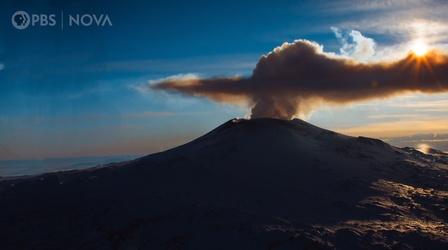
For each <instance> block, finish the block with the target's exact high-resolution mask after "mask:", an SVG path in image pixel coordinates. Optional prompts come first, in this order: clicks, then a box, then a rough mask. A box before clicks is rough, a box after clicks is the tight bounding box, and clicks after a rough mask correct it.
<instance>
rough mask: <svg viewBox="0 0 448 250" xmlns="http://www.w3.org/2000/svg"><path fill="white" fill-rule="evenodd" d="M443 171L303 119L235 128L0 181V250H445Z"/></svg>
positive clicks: (441, 165) (430, 160)
mask: <svg viewBox="0 0 448 250" xmlns="http://www.w3.org/2000/svg"><path fill="white" fill-rule="evenodd" d="M446 167H447V165H446V158H444V156H431V155H425V154H422V153H419V152H418V151H417V152H416V151H414V150H412V149H399V148H395V147H392V146H390V145H388V144H386V143H384V142H382V141H380V140H376V139H370V138H364V137H359V138H356V137H349V136H345V135H341V134H337V133H334V132H332V131H328V130H324V129H321V128H318V127H315V126H313V125H311V124H308V123H306V122H304V121H301V120H292V121H285V120H276V119H254V120H244V119H233V120H231V121H229V122H227V123H224V124H223V125H221V126H219V127H218V128H216V129H215V130H213V131H211V132H210V133H208V134H206V135H204V136H202V137H200V138H198V139H196V140H194V141H192V142H190V143H187V144H185V145H182V146H180V147H177V148H174V149H171V150H168V151H165V152H161V153H158V154H154V155H149V156H146V157H142V158H139V159H136V160H134V161H131V162H125V163H121V164H113V165H111V166H109V167H106V168H99V169H89V170H84V171H73V172H63V173H53V174H46V175H41V176H37V177H25V178H18V179H15V180H4V181H2V182H0V185H1V186H0V189H1V191H0V216H1V218H0V219H1V221H2V223H1V226H0V233H1V235H2V237H3V239H2V242H3V243H2V244H3V246H4V249H17V248H18V249H30V248H32V247H33V246H35V247H38V248H50V247H54V248H65V249H80V248H83V249H111V248H112V249H128V248H131V249H138V248H143V249H277V248H278V249H297V248H299V249H300V248H301V247H302V248H311V249H317V248H322V249H332V248H334V247H337V248H338V249H353V248H360V247H361V246H363V247H365V248H384V249H389V248H393V247H395V248H398V249H400V248H402V249H408V248H411V249H412V248H414V249H418V248H419V247H422V246H426V247H431V248H432V249H443V248H446V247H447V246H448V243H447V235H446V232H447V224H446V221H447V219H448V218H447V215H446V213H445V212H446V209H447V207H448V204H447V202H446V200H447V198H448V194H447V192H446V191H447V190H448V187H447V184H446V177H447V173H448V172H447V170H446ZM444 211H445V212H444Z"/></svg>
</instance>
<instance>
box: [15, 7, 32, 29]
mask: <svg viewBox="0 0 448 250" xmlns="http://www.w3.org/2000/svg"><path fill="white" fill-rule="evenodd" d="M11 23H12V26H14V28H16V29H18V30H23V29H26V28H28V26H30V15H28V13H26V12H25V11H22V10H19V11H16V12H15V13H14V14H13V15H12V17H11Z"/></svg>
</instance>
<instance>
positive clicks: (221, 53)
mask: <svg viewBox="0 0 448 250" xmlns="http://www.w3.org/2000/svg"><path fill="white" fill-rule="evenodd" d="M445 5H446V4H444V2H442V1H423V2H422V1H415V2H413V1H396V2H394V3H390V1H386V2H382V1H375V2H368V1H355V2H350V1H275V2H272V1H238V3H236V2H235V3H229V2H224V1H126V2H122V1H91V2H80V1H2V3H0V17H1V18H2V20H1V22H0V23H1V25H0V159H39V158H49V157H73V156H95V155H114V154H144V153H151V152H156V151H159V150H163V149H166V148H169V147H172V146H174V145H178V144H180V143H183V142H186V141H188V140H190V139H192V138H195V137H197V136H199V135H201V134H203V133H205V132H207V131H209V130H210V129H212V128H214V127H215V126H217V125H219V124H221V123H223V122H225V121H226V120H228V119H231V118H233V117H243V116H245V115H247V113H248V109H247V107H238V106H231V105H224V104H217V103H214V102H211V101H208V100H205V99H196V98H189V97H183V96H178V95H172V94H166V93H161V92H153V91H150V90H149V88H148V87H147V85H148V83H149V82H150V81H153V80H156V79H161V78H165V77H169V76H173V75H179V74H199V75H202V76H217V75H218V76H221V75H248V74H250V73H251V70H252V69H253V67H254V66H255V64H256V62H257V61H258V58H259V57H260V56H261V55H263V54H266V53H268V52H269V51H271V50H272V49H273V48H275V47H276V46H279V45H281V44H282V43H283V42H285V41H293V40H294V39H309V40H312V41H316V42H318V43H319V44H322V45H323V46H324V49H325V51H328V52H334V53H339V54H340V53H346V54H347V55H348V56H353V57H356V56H358V55H357V54H355V53H354V52H353V51H351V50H350V49H347V50H346V51H344V50H341V48H343V46H344V44H346V45H347V44H348V45H350V44H352V45H353V41H350V40H353V38H354V37H351V36H350V35H349V34H350V32H351V31H352V30H356V31H359V32H360V34H361V36H362V37H363V38H370V39H372V40H373V41H374V43H375V54H374V55H369V56H370V57H372V58H367V59H371V60H374V59H375V58H374V57H386V56H390V55H392V54H394V53H401V52H403V48H405V47H406V46H407V44H408V42H409V41H411V40H412V39H414V37H413V36H418V35H419V34H418V33H419V32H422V31H421V30H422V29H423V30H425V32H429V33H430V34H426V35H427V36H428V37H430V38H431V39H430V44H431V45H433V46H438V47H444V45H445V43H446V42H447V40H446V35H448V32H446V28H445V26H446V25H445V24H446V22H445V21H446V20H445V17H444V15H445V14H444V13H445V11H446V10H447V8H446V6H445ZM17 10H24V11H26V12H27V13H29V14H55V15H56V16H57V17H58V18H57V21H58V24H57V25H56V26H54V27H41V26H32V27H31V26H30V27H28V28H27V29H25V30H17V29H15V28H14V27H13V26H12V24H11V16H12V15H13V13H14V12H16V11H17ZM62 12H63V13H64V14H63V15H65V16H67V15H75V14H85V13H89V14H96V15H99V14H107V15H108V16H109V17H110V19H111V22H112V26H104V27H96V26H89V27H67V26H65V27H64V29H62V28H61V27H60V26H59V25H60V23H59V21H60V20H59V17H60V15H61V14H62ZM332 27H333V29H332ZM422 27H423V28H422ZM335 28H337V30H338V31H339V32H341V34H343V35H344V36H345V37H347V38H348V40H349V41H344V40H341V39H339V40H338V39H337V36H336V35H335ZM355 45H356V44H355ZM346 48H350V46H349V47H346ZM391 51H392V52H394V53H392V52H391ZM445 100H446V96H445V95H438V96H422V95H410V96H404V97H400V98H397V99H393V100H386V101H382V100H380V101H377V102H372V103H365V104H357V105H350V106H344V107H322V108H321V109H319V110H316V111H314V112H313V113H312V114H311V115H310V116H308V117H307V119H308V120H310V121H311V122H313V123H316V124H317V125H320V126H324V127H326V128H330V129H336V130H338V131H342V132H346V133H349V134H363V135H372V136H377V137H390V136H391V135H394V134H396V135H397V136H404V135H411V134H415V133H443V132H446V131H445V129H444V127H446V126H445V125H447V124H448V123H447V122H445V120H446V118H447V113H446V112H445V110H446V108H445V107H446V106H447V105H448V102H446V101H445ZM431 104H432V106H431ZM400 122H401V123H400ZM404 122H408V123H409V124H413V129H408V130H403V129H401V128H402V127H403V126H402V124H403V123H404ZM428 124H437V126H436V125H434V126H428ZM384 128H388V129H389V130H391V131H385V132H384V133H382V132H381V131H383V130H384Z"/></svg>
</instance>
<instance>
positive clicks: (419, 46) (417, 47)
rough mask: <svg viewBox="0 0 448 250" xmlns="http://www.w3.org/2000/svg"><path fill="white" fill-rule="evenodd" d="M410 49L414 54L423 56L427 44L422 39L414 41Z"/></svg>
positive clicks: (426, 50)
mask: <svg viewBox="0 0 448 250" xmlns="http://www.w3.org/2000/svg"><path fill="white" fill-rule="evenodd" d="M411 50H412V52H414V54H415V55H416V56H419V57H420V56H424V55H425V54H426V52H428V45H426V44H425V43H424V42H422V41H416V42H414V43H413V44H412V45H411Z"/></svg>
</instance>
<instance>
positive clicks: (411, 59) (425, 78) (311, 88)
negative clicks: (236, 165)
mask: <svg viewBox="0 0 448 250" xmlns="http://www.w3.org/2000/svg"><path fill="white" fill-rule="evenodd" d="M151 88H152V89H155V90H164V91H168V92H175V93H181V94H184V95H189V96H202V97H206V98H209V99H211V100H214V101H217V102H224V103H246V104H247V105H249V106H250V107H251V108H252V109H251V117H252V118H258V117H272V118H281V119H291V118H293V117H295V116H299V115H301V114H306V113H308V112H309V111H311V110H312V109H313V108H315V107H316V106H317V105H320V104H325V103H328V104H346V103H351V102H360V101H366V100H370V99H375V98H386V97H391V96H394V95H400V94H403V93H406V92H422V93H439V92H445V91H448V55H447V54H445V53H443V52H442V51H438V50H433V51H430V52H428V53H427V54H426V55H425V56H422V57H417V56H416V55H414V54H412V53H409V54H408V55H407V56H405V57H404V58H401V59H397V60H394V61H381V62H375V63H362V62H359V61H356V60H354V59H351V58H348V57H345V56H340V55H336V54H332V53H326V52H324V51H323V49H322V47H321V46H320V45H318V44H317V43H314V42H311V41H307V40H296V41H295V42H294V43H284V44H283V45H282V46H280V47H277V48H275V49H274V50H273V51H272V52H270V53H269V54H267V55H264V56H262V57H261V58H260V60H259V61H258V63H257V65H256V67H255V69H254V70H253V72H252V75H251V76H249V77H216V78H198V77H186V78H184V77H177V78H170V79H166V80H162V81H159V82H157V83H156V84H154V85H152V86H151Z"/></svg>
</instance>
